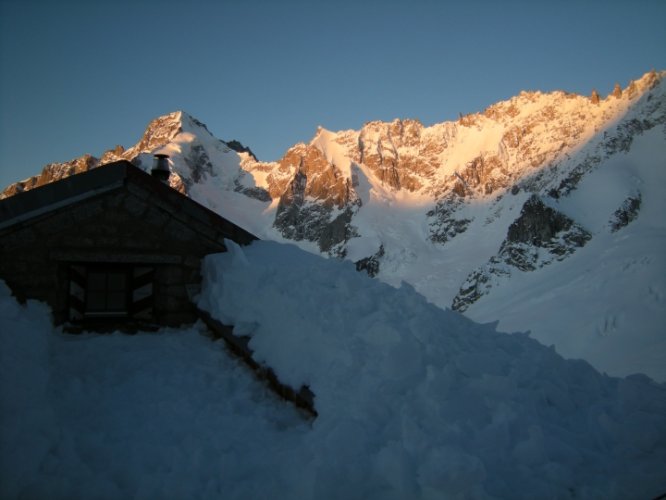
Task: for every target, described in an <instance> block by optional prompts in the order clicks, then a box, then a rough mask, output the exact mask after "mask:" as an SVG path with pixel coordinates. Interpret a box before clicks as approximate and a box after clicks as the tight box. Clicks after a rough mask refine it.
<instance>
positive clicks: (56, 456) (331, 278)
mask: <svg viewBox="0 0 666 500" xmlns="http://www.w3.org/2000/svg"><path fill="white" fill-rule="evenodd" d="M230 246H232V251H231V252H229V253H227V254H220V255H215V256H211V257H210V258H208V259H207V261H206V266H205V287H204V290H203V292H202V296H201V299H200V305H201V306H202V307H205V308H207V309H208V310H209V311H210V312H211V313H212V314H213V315H214V316H216V317H218V318H219V319H220V320H222V321H225V322H229V323H234V324H235V325H236V330H235V332H236V334H242V335H248V336H251V343H250V346H251V347H252V348H253V349H254V350H255V354H256V356H257V358H258V359H260V360H262V361H263V362H265V363H268V364H270V365H271V366H272V367H273V368H274V369H275V371H276V372H277V374H278V375H279V376H280V377H281V379H282V380H283V381H284V382H288V383H291V384H293V385H294V386H298V385H300V384H302V383H306V384H309V386H310V388H311V389H312V390H313V391H314V393H315V395H316V399H315V405H316V407H317V410H318V412H319V416H318V417H317V419H316V420H314V421H308V420H307V419H305V418H304V417H303V416H302V415H300V414H299V413H298V412H297V411H296V410H295V409H294V408H292V407H291V406H290V405H289V404H288V403H286V402H283V401H280V400H278V399H277V398H276V397H274V396H273V395H272V394H271V393H270V392H269V391H268V390H267V389H266V388H265V387H263V386H262V385H261V384H260V383H259V382H258V381H257V380H255V379H254V378H253V376H252V374H251V373H250V372H248V370H247V369H246V368H245V367H244V366H242V365H240V364H239V363H238V362H236V361H235V360H234V359H232V358H230V357H229V355H228V354H227V353H226V352H225V350H224V349H223V348H222V346H221V345H220V344H219V343H212V342H211V341H210V340H209V339H208V338H206V337H205V336H203V335H201V334H202V333H203V327H202V326H201V325H195V326H194V327H189V328H184V329H181V330H173V329H166V330H162V331H160V332H159V333H157V334H149V333H140V334H137V335H135V336H127V335H121V334H113V335H103V336H98V335H92V334H84V335H80V336H70V335H64V334H62V333H60V332H59V331H57V330H56V331H55V332H54V331H53V329H52V327H51V326H50V318H49V313H48V310H47V309H46V308H45V307H44V306H42V305H40V304H37V303H33V302H29V303H28V304H26V305H23V306H21V305H18V304H17V303H16V302H15V300H14V299H13V298H12V297H11V296H10V293H9V290H8V289H7V288H6V287H5V286H4V285H3V286H2V288H0V335H1V339H0V342H1V344H0V345H1V346H2V350H1V351H0V353H1V357H2V359H1V360H0V361H1V363H0V381H1V384H2V386H1V389H2V391H1V393H0V394H1V399H0V403H1V405H2V406H1V408H2V412H1V414H0V415H1V417H0V418H1V420H2V421H1V422H0V424H1V426H0V429H1V431H0V432H1V434H0V436H1V438H2V441H1V446H0V466H1V469H0V470H1V472H0V477H1V479H2V480H1V481H0V496H2V497H3V498H42V497H48V498H56V499H58V498H74V497H82V498H83V497H85V498H109V499H111V498H120V497H132V498H155V497H161V498H222V497H224V498H276V497H279V498H285V499H289V498H294V499H296V498H298V499H302V498H382V499H386V498H389V499H390V498H396V499H398V498H400V499H403V498H442V497H445V498H574V497H577V498H581V497H586V498H623V499H625V498H651V497H654V496H656V495H658V494H660V493H662V492H663V491H666V484H665V483H664V481H663V467H664V463H666V387H665V386H664V385H659V384H656V383H655V382H653V381H652V380H650V379H648V378H647V377H645V376H632V377H628V378H625V379H617V378H610V377H608V376H605V375H601V374H599V373H598V372H596V371H595V370H594V369H593V368H592V367H591V366H590V365H588V364H587V363H586V362H584V361H566V360H564V359H563V358H561V357H560V356H559V355H558V354H556V353H555V351H554V350H552V349H549V348H546V347H543V346H542V345H541V344H539V343H537V342H536V341H534V340H531V339H530V338H528V337H527V336H526V335H524V334H509V335H507V334H504V333H497V332H495V331H494V327H493V326H492V325H479V324H476V323H473V322H472V321H470V320H468V319H466V318H464V317H463V316H461V315H459V314H458V313H454V312H451V311H443V310H441V309H439V308H437V307H435V306H433V305H431V304H429V303H428V302H427V301H426V300H425V299H424V298H423V297H422V296H420V295H419V294H417V293H416V292H414V290H413V289H412V288H411V287H410V286H409V285H403V286H402V287H400V288H398V289H396V288H392V287H390V286H388V285H385V284H382V283H381V282H378V281H376V280H372V279H370V278H367V277H364V276H362V275H360V274H358V273H356V271H355V270H354V267H353V265H351V264H350V263H343V262H340V261H333V260H324V259H322V258H320V257H317V256H314V255H312V254H308V253H305V252H303V251H301V250H298V249H296V248H295V247H292V246H288V245H280V244H276V243H269V242H257V243H255V244H253V245H252V246H250V247H247V248H245V249H242V250H241V249H240V248H239V247H233V245H230Z"/></svg>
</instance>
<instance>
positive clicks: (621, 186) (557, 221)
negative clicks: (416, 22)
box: [3, 71, 666, 380]
mask: <svg viewBox="0 0 666 500" xmlns="http://www.w3.org/2000/svg"><path fill="white" fill-rule="evenodd" d="M665 74H666V72H659V73H658V72H656V71H651V72H649V73H646V74H645V75H644V76H643V77H642V78H640V79H638V80H636V81H632V82H630V83H629V85H628V86H627V87H626V88H625V89H622V88H619V86H616V88H615V89H614V91H613V92H612V93H611V94H609V95H608V96H606V97H605V98H603V99H602V98H601V97H600V96H599V95H598V93H596V92H593V93H592V94H591V95H590V96H581V95H577V94H569V93H566V92H563V91H555V92H550V93H541V92H521V93H520V94H519V95H517V96H515V97H512V98H511V99H508V100H506V101H502V102H499V103H496V104H493V105H491V106H489V107H488V108H486V109H485V110H484V111H482V112H479V113H473V114H467V115H460V117H459V119H458V120H457V121H455V122H452V121H449V122H442V123H437V124H434V125H430V126H424V125H423V124H422V123H421V122H419V121H418V120H414V119H395V120H393V121H391V122H382V121H370V122H367V123H365V124H364V125H363V127H362V128H361V129H360V130H344V131H338V132H333V131H329V130H327V129H325V128H323V127H319V128H318V129H317V131H316V132H315V134H314V136H313V138H312V139H311V140H310V141H309V142H307V143H305V142H303V143H298V144H295V145H294V146H292V147H291V148H289V149H288V150H287V151H286V152H285V154H284V155H283V157H282V158H280V159H279V160H278V161H273V162H263V161H258V160H257V159H256V157H255V156H254V155H253V154H252V153H251V151H250V150H249V149H248V148H245V147H244V146H242V145H241V144H239V143H237V141H229V142H225V141H222V140H219V139H217V138H215V137H214V136H213V135H212V134H211V133H210V131H209V130H208V129H207V128H206V126H205V125H204V124H203V123H201V122H200V121H198V120H196V119H195V118H193V117H191V116H190V115H188V114H187V113H184V112H175V113H171V114H169V115H165V116H163V117H158V118H156V119H155V120H153V121H152V122H151V123H150V124H149V126H148V127H147V129H146V132H145V133H144V135H143V137H142V138H141V140H140V141H139V142H138V143H137V144H136V145H134V146H133V147H131V148H129V149H127V150H125V149H123V148H122V147H117V148H115V149H113V150H109V151H107V152H106V153H104V155H102V157H101V158H100V159H96V158H94V157H91V156H89V155H88V156H85V157H82V158H80V159H77V160H73V161H72V162H68V163H65V164H51V165H48V166H47V167H46V168H45V172H46V173H45V172H42V174H41V176H40V177H38V178H37V180H27V181H23V182H24V183H23V184H21V183H19V184H20V185H14V187H13V188H12V187H11V186H10V188H8V189H7V190H5V192H4V193H3V196H7V195H11V194H12V193H15V192H19V191H20V190H22V189H30V188H32V187H35V186H37V185H40V182H41V183H45V182H47V181H48V179H49V176H51V180H55V179H57V178H61V177H63V176H66V175H70V174H72V173H77V172H78V171H83V170H85V169H89V168H95V167H97V166H99V165H101V164H104V163H108V162H109V161H114V160H117V159H127V160H130V161H132V162H133V163H134V164H135V165H137V166H139V167H140V168H143V169H144V170H149V168H150V166H151V164H152V154H154V153H157V152H160V153H166V154H168V155H169V156H170V167H171V170H172V176H171V179H170V183H171V185H172V187H174V188H175V189H178V190H179V191H181V192H183V193H185V194H187V195H188V196H191V197H192V198H194V199H195V200H197V201H198V202H200V203H202V204H204V205H205V206H207V207H209V208H211V209H213V210H215V211H218V212H220V213H222V214H223V215H224V216H225V217H227V218H229V219H230V220H232V221H233V222H235V223H237V224H239V225H241V226H243V227H245V228H246V229H248V230H249V231H251V232H253V233H254V234H257V235H258V236H259V237H261V238H264V239H274V240H277V241H283V242H293V243H296V244H298V245H299V246H301V247H302V248H304V249H306V250H309V251H312V252H315V253H323V254H325V255H328V256H331V257H339V258H346V259H349V260H351V261H353V262H355V263H356V265H357V268H358V269H359V270H364V271H366V272H368V274H370V275H372V276H376V277H378V278H379V279H382V280H384V281H386V282H388V283H390V284H393V285H396V286H398V285H400V283H401V282H402V281H406V282H408V283H410V284H411V285H412V286H414V287H415V288H416V290H417V291H419V292H420V293H422V294H423V295H425V296H426V297H427V298H428V299H429V300H430V301H431V302H433V303H435V304H436V305H439V306H441V307H452V308H454V309H458V310H460V311H464V312H465V314H467V315H469V316H470V317H472V318H473V319H483V320H484V321H485V320H488V321H492V320H497V319H501V317H502V316H501V315H503V314H505V313H504V312H502V311H498V310H497V309H496V304H497V303H500V302H502V301H505V302H506V300H505V299H506V297H505V294H506V293H508V292H506V291H503V290H509V289H511V288H512V287H513V286H514V285H513V284H515V283H522V282H523V281H529V280H527V278H525V276H527V275H534V276H538V275H541V274H542V273H546V274H549V273H550V271H548V270H549V269H552V268H557V269H561V270H562V271H563V273H564V274H566V272H569V271H567V270H568V269H574V267H573V266H574V264H572V262H574V263H575V262H577V261H579V260H581V258H579V257H577V256H579V255H582V256H586V255H587V256H589V255H590V252H595V251H601V250H599V245H600V244H599V243H598V242H599V241H607V242H608V244H611V245H615V246H616V247H617V248H624V247H622V245H625V246H626V243H623V242H622V238H621V237H622V234H623V231H624V232H625V234H629V233H626V231H627V229H626V228H627V227H628V226H629V227H633V228H638V229H640V231H638V232H637V231H633V233H636V236H635V238H638V240H640V241H643V240H645V241H647V239H646V238H647V236H646V234H647V231H648V230H649V227H648V226H650V225H652V226H655V224H656V226H655V227H657V228H658V232H659V231H663V223H661V222H655V220H656V219H654V217H656V216H654V215H649V214H655V213H657V212H658V211H657V210H656V209H655V208H654V207H655V200H657V199H659V197H660V196H661V195H660V193H661V191H659V189H661V186H662V183H661V180H660V179H661V178H659V177H657V179H658V182H656V183H654V184H655V185H648V183H646V181H645V179H646V178H648V177H649V176H653V174H652V173H651V172H648V171H646V170H645V168H643V167H641V165H640V164H641V163H644V164H646V165H647V164H652V163H650V162H652V160H651V159H650V158H651V157H652V156H654V155H655V154H656V155H658V154H659V151H661V152H662V156H663V151H664V137H666V133H665V132H663V129H664V124H666V89H665V88H664V87H665V85H664V75H665ZM659 134H661V135H659ZM648 136H649V141H648V140H646V139H645V138H646V137H648ZM637 143H638V144H639V146H636V144H637ZM232 146H233V147H232ZM646 148H647V149H646ZM655 148H656V149H655ZM636 162H638V163H636ZM634 163H636V165H634ZM620 164H621V165H620ZM625 164H626V165H625ZM608 165H610V166H608ZM618 165H619V166H618ZM627 166H630V167H631V168H626V167H627ZM653 168H657V167H653ZM653 177H654V176H653ZM33 179H34V178H33ZM590 179H601V181H603V182H597V181H596V180H590ZM581 185H583V186H585V188H584V190H583V192H580V189H581ZM604 190H605V191H604ZM581 193H582V194H581ZM590 214H596V215H594V216H592V215H590ZM645 214H648V215H645ZM646 217H647V219H646ZM651 217H652V218H651ZM643 219H645V220H643ZM629 232H630V233H632V231H629ZM633 233H632V234H633ZM613 234H615V235H616V237H614V239H609V238H611V236H609V235H613ZM659 234H661V232H660V233H659ZM646 244H648V243H646ZM650 244H652V243H650ZM662 246H663V243H661V242H659V243H658V244H657V246H656V247H650V251H652V250H654V248H657V249H661V248H662ZM614 248H615V247H614ZM627 248H629V247H627ZM636 249H639V250H640V247H636ZM636 249H634V250H636ZM623 258H624V259H625V260H626V262H625V264H626V263H627V262H630V261H631V259H630V258H629V257H628V256H625V257H623ZM627 259H628V260H627ZM622 265H624V264H621V263H618V266H620V267H621V266H622ZM627 265H629V264H627ZM631 265H633V264H631ZM646 266H647V267H646V269H650V270H651V271H652V273H653V274H655V276H657V275H658V274H659V273H660V272H661V271H662V270H663V259H662V260H655V259H653V261H651V263H650V264H649V265H648V264H646ZM546 271H548V272H546ZM572 272H573V271H572ZM576 272H579V273H580V272H585V271H584V270H578V271H576ZM662 274H666V273H662ZM648 275H649V273H648ZM572 281H575V280H572ZM662 281H663V280H662ZM662 281H659V280H657V281H655V280H654V279H653V280H652V282H651V284H650V285H649V286H648V288H649V289H651V290H652V292H649V291H645V289H644V288H645V287H642V285H641V284H640V283H637V282H636V283H634V282H631V283H630V287H631V288H632V289H633V288H635V289H636V290H637V293H640V294H641V296H644V297H646V300H650V301H652V302H650V304H653V303H654V302H655V300H656V303H659V304H661V306H662V308H663V303H662V302H661V300H662V299H661V298H659V297H663V295H664V293H666V283H663V282H662ZM565 289H566V286H564V285H563V287H562V290H563V292H562V293H565V291H564V290H565ZM639 289H640V291H638V290H639ZM521 293H522V292H521ZM566 293H573V294H574V295H575V290H573V291H572V290H569V291H568V292H566ZM622 294H623V292H622V291H620V290H617V293H616V294H615V295H614V296H613V297H614V299H613V300H617V301H621V298H622ZM655 297H657V298H656V299H654V298H655ZM646 304H647V302H646ZM511 307H512V308H513V309H511V310H510V311H507V317H510V316H511V314H509V313H511V312H512V311H513V312H515V311H518V310H523V309H521V308H522V307H524V306H523V305H521V304H513V305H512V306H511ZM600 307H601V306H600ZM618 307H621V304H620V303H619V302H618ZM632 307H633V308H634V309H632V310H631V311H629V312H627V313H626V315H625V316H626V317H627V318H629V317H630V316H632V315H633V314H642V313H639V312H637V311H638V309H640V307H643V306H639V305H632ZM645 307H647V305H645ZM489 311H495V313H494V314H496V316H494V317H489V316H488V314H490V312H489ZM650 311H652V310H650ZM516 314H517V313H516ZM516 314H514V316H515V320H514V323H512V325H515V326H512V327H511V328H517V329H529V330H531V331H532V334H533V335H534V336H535V337H536V338H537V339H539V340H543V338H546V337H548V341H549V342H553V343H554V344H556V346H557V348H558V349H559V348H560V346H559V345H558V342H557V341H553V335H552V334H550V333H549V334H548V335H546V334H545V333H543V332H545V331H546V330H548V328H547V325H545V324H543V323H544V321H539V320H538V318H536V319H534V320H533V321H532V323H530V322H526V323H525V322H521V321H520V320H519V318H518V317H517V315H516ZM541 314H542V316H543V318H551V319H553V321H555V318H554V316H553V315H552V314H550V313H549V312H548V311H546V310H541ZM581 314H587V313H583V312H581ZM594 314H597V315H599V316H602V315H603V316H604V318H603V319H599V321H601V322H602V323H607V322H608V321H611V320H609V319H608V318H610V317H611V316H613V315H612V314H610V313H607V312H605V310H604V311H602V310H601V308H600V309H598V310H594V311H592V310H591V311H590V312H589V315H590V317H591V316H592V315H594ZM523 315H524V316H525V317H527V316H529V314H527V313H525V314H523ZM664 319H666V318H664V313H663V312H659V310H657V311H656V312H654V311H652V312H648V313H646V316H645V318H644V321H643V322H642V323H641V324H642V325H646V327H645V332H643V333H641V334H640V335H643V337H640V339H642V340H641V342H643V344H645V345H648V344H649V345H650V346H651V347H652V348H654V346H655V345H657V344H655V343H659V342H661V344H659V345H662V346H664V348H666V345H664V344H663V340H661V337H663V335H662V336H658V335H657V334H656V330H655V329H656V328H657V327H658V325H657V323H658V322H660V321H661V323H662V324H663V320H664ZM586 321H587V320H586ZM594 321H597V320H596V319H595V320H594ZM594 321H592V320H590V323H591V324H592V323H594ZM611 323H612V321H611ZM620 323H621V321H620ZM625 323H626V324H625V325H623V326H622V325H621V326H617V327H616V328H615V330H616V331H620V333H617V334H615V335H616V337H617V338H630V337H631V335H633V334H632V332H631V325H630V321H629V319H627V320H625ZM614 324H616V325H618V324H619V323H618V321H617V320H615V323H614ZM573 326H574V327H576V325H573ZM599 328H601V330H603V328H604V327H603V326H602V327H599ZM599 328H597V326H590V327H589V328H587V329H586V330H585V331H583V330H581V336H585V335H588V334H589V335H597V333H595V332H598V331H601V330H599ZM588 330H589V331H588ZM590 331H591V332H593V333H589V332H590ZM569 340H571V339H569ZM572 342H573V341H571V342H569V343H572ZM615 348H617V346H615V347H614V349H615ZM609 349H610V347H609ZM565 351H566V354H567V355H569V356H573V357H575V356H576V355H577V351H576V350H575V349H573V348H568V347H567V348H566V349H565ZM662 352H664V351H663V348H662ZM586 355H587V356H591V358H589V359H588V360H590V361H591V362H592V363H593V364H595V365H596V366H597V367H598V368H599V367H600V368H601V369H609V370H610V369H611V368H608V367H610V366H612V370H615V372H616V373H618V372H617V370H618V367H617V363H615V361H616V360H614V361H613V363H609V362H608V359H602V358H603V356H601V355H600V354H594V353H592V354H590V353H586ZM595 356H596V357H595ZM604 356H607V357H612V353H610V351H609V352H608V353H606V354H605V355H604ZM614 363H615V364H614ZM657 364H658V363H654V365H655V366H656V365H657ZM632 366H635V367H637V368H638V369H639V370H640V371H649V372H650V374H651V375H652V376H655V377H657V378H661V379H664V380H666V373H665V372H664V370H663V369H658V368H655V366H652V365H651V366H649V367H647V368H646V367H645V366H644V365H642V364H641V362H640V360H636V361H634V362H633V365H632ZM624 369H633V368H629V367H624V368H622V370H624ZM622 370H620V371H622Z"/></svg>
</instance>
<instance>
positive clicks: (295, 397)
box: [197, 309, 317, 417]
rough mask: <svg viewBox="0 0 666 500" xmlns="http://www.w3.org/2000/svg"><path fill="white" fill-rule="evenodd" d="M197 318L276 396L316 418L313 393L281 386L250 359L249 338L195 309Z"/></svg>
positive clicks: (274, 375)
mask: <svg viewBox="0 0 666 500" xmlns="http://www.w3.org/2000/svg"><path fill="white" fill-rule="evenodd" d="M197 311H198V312H199V317H200V318H201V320H202V321H203V322H204V323H205V324H206V326H207V327H208V329H209V330H210V331H211V333H212V334H213V337H214V338H216V339H223V340H224V341H225V342H226V344H227V346H229V348H230V350H231V352H233V353H234V354H235V355H236V356H238V357H240V358H241V359H242V360H243V361H244V362H245V363H246V364H247V365H248V366H249V367H250V368H252V370H253V371H254V373H255V374H256V375H257V377H259V379H261V380H264V381H266V382H267V383H268V386H269V387H270V388H271V390H272V391H273V392H275V393H276V394H277V395H278V396H280V397H281V398H283V399H286V400H287V401H291V402H292V403H294V404H295V405H296V406H297V407H299V408H301V409H302V410H305V411H306V412H307V413H309V414H310V416H312V417H317V410H315V407H314V393H313V392H312V391H311V390H310V388H309V387H308V386H306V385H303V386H301V388H300V389H299V390H298V391H296V390H295V389H293V388H292V387H290V386H288V385H286V384H283V383H282V382H280V380H279V379H278V377H277V375H276V374H275V372H274V371H273V370H272V369H271V368H270V367H268V366H264V365H261V364H260V363H258V362H257V361H256V360H255V359H254V358H253V357H252V350H251V349H250V348H249V347H248V344H249V342H250V338H249V337H241V336H237V335H234V333H233V329H234V328H233V326H230V325H225V324H223V323H221V322H220V321H218V320H217V319H215V318H213V317H212V316H211V315H210V313H208V312H207V311H204V310H202V309H197Z"/></svg>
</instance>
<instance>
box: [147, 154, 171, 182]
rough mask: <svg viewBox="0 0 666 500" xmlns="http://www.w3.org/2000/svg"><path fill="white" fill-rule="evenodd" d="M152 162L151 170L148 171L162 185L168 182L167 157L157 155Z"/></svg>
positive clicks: (169, 173)
mask: <svg viewBox="0 0 666 500" xmlns="http://www.w3.org/2000/svg"><path fill="white" fill-rule="evenodd" d="M154 156H155V159H154V160H153V169H152V170H151V171H150V173H151V174H152V176H153V177H155V178H157V179H159V180H161V181H162V182H164V183H168V182H169V176H170V175H171V172H170V171H169V155H165V154H161V153H158V154H156V155H154Z"/></svg>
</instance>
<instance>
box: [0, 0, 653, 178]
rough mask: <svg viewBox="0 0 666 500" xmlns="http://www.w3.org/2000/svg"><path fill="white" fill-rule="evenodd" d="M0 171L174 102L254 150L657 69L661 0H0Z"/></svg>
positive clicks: (66, 155)
mask: <svg viewBox="0 0 666 500" xmlns="http://www.w3.org/2000/svg"><path fill="white" fill-rule="evenodd" d="M0 5H1V10H0V51H1V52H0V56H1V60H0V113H1V120H2V121H1V123H0V188H1V187H4V186H5V185H6V184H8V183H10V182H14V181H17V180H20V179H23V178H25V177H28V176H30V175H33V174H36V173H38V172H39V171H40V170H41V168H42V167H43V166H44V165H45V164H46V163H49V162H58V161H67V160H70V159H73V158H75V157H78V156H80V155H82V154H84V153H91V154H93V155H96V156H99V155H100V154H101V153H103V152H104V151H105V150H107V149H110V148H112V147H114V146H115V145H116V144H122V145H123V146H125V147H129V146H131V145H133V144H134V143H135V142H137V141H138V140H139V138H140V137H141V134H142V133H143V130H144V129H145V127H146V125H147V124H148V122H149V121H150V120H151V119H153V118H155V117H157V116H160V115H162V114H165V113H168V112H171V111H176V110H184V111H187V112H188V113H190V114H192V115H193V116H195V117H196V118H198V119H199V120H201V121H202V122H204V123H206V124H207V125H208V128H209V130H210V131H211V132H212V133H213V134H214V135H215V136H217V137H219V138H220V139H225V140H231V139H237V140H240V141H241V142H242V143H243V144H245V145H247V146H250V147H251V148H252V149H253V150H254V152H255V153H256V154H257V156H258V157H259V158H260V159H262V160H277V159H279V158H280V157H281V156H282V155H283V154H284V152H285V151H286V150H287V148H288V147H290V146H291V145H293V144H295V143H297V142H299V141H309V140H310V139H311V138H312V136H313V135H314V133H315V130H316V127H317V126H318V125H321V126H323V127H325V128H328V129H331V130H342V129H350V128H353V129H358V128H360V127H361V126H362V125H363V123H364V122H367V121H371V120H392V119H393V118H417V119H419V120H421V121H422V122H423V123H424V124H426V125H429V124H433V123H437V122H441V121H445V120H452V119H456V118H457V117H458V114H459V113H461V112H462V113H471V112H475V111H481V110H483V109H484V108H486V107H487V106H489V105H491V104H493V103H495V102H497V101H500V100H504V99H507V98H509V97H511V96H513V95H516V94H518V93H519V92H520V91H521V90H542V91H550V90H556V89H561V90H566V91H570V92H577V93H581V94H585V95H588V94H589V93H590V92H591V91H592V89H593V88H596V89H597V90H598V91H599V92H600V93H601V94H602V95H604V94H606V93H608V92H610V91H611V89H612V87H613V85H614V84H615V82H618V83H620V84H621V85H622V86H623V87H624V86H626V85H627V84H628V82H629V80H631V79H636V78H639V77H640V76H642V75H643V74H644V73H646V72H647V71H649V70H651V69H653V68H654V69H656V70H661V69H666V0H625V1H613V0H605V1H594V0H585V1H579V2H574V1H567V0H558V1H548V2H541V1H538V0H532V1H511V0H508V1H499V0H497V1H493V0H487V1H475V0H464V1H458V2H449V1H444V0H440V1H436V0H412V1H407V0H404V1H400V0H385V1H379V0H329V1H326V2H322V1H318V0H309V1H299V0H286V1H278V0H274V1H269V0H221V1H213V0H188V1H185V0H181V1H178V2H176V1H171V0H165V1H158V0H113V1H107V0H58V1H54V0H0Z"/></svg>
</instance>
